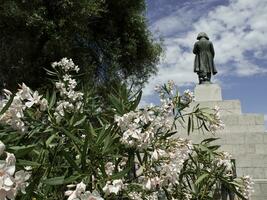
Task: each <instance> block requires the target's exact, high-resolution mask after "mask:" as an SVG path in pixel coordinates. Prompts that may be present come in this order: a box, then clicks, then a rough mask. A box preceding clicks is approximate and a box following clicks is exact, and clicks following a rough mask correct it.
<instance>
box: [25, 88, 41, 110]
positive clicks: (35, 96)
mask: <svg viewBox="0 0 267 200" xmlns="http://www.w3.org/2000/svg"><path fill="white" fill-rule="evenodd" d="M41 97H42V95H39V94H38V91H35V92H34V93H33V95H32V96H30V97H29V98H28V99H27V100H28V101H27V102H26V103H25V106H27V107H28V108H30V107H32V106H33V105H34V104H38V103H39V102H40V100H41Z"/></svg>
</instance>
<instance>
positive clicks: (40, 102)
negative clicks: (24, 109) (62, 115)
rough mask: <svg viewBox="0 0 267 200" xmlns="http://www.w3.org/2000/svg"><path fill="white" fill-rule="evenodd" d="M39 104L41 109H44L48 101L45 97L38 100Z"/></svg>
mask: <svg viewBox="0 0 267 200" xmlns="http://www.w3.org/2000/svg"><path fill="white" fill-rule="evenodd" d="M39 104H40V110H41V111H45V110H46V109H47V108H48V101H47V100H46V99H45V98H43V99H42V100H41V101H39Z"/></svg>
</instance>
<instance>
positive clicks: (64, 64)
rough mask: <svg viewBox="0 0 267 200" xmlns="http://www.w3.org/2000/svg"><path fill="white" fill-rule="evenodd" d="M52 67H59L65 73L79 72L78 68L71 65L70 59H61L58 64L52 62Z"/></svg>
mask: <svg viewBox="0 0 267 200" xmlns="http://www.w3.org/2000/svg"><path fill="white" fill-rule="evenodd" d="M52 67H53V68H56V67H60V68H61V69H63V70H64V71H65V72H69V71H76V72H77V73H78V72H79V70H80V69H79V67H78V66H77V65H75V64H74V63H73V61H72V59H67V58H62V59H61V60H60V61H59V62H53V63H52Z"/></svg>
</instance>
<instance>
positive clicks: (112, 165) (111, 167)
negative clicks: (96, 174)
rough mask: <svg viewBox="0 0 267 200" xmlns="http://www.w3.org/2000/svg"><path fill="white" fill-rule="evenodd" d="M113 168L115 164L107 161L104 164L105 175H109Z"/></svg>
mask: <svg viewBox="0 0 267 200" xmlns="http://www.w3.org/2000/svg"><path fill="white" fill-rule="evenodd" d="M114 169H115V165H114V164H113V163H112V162H107V163H106V165H105V172H106V174H107V175H109V176H111V175H112V174H113V171H114Z"/></svg>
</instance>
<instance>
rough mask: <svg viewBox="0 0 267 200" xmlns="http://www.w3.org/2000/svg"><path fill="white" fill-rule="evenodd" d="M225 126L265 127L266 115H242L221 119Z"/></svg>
mask: <svg viewBox="0 0 267 200" xmlns="http://www.w3.org/2000/svg"><path fill="white" fill-rule="evenodd" d="M221 119H222V121H223V122H224V124H225V126H226V127H227V126H231V125H264V115H260V114H242V115H226V116H222V117H221Z"/></svg>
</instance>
